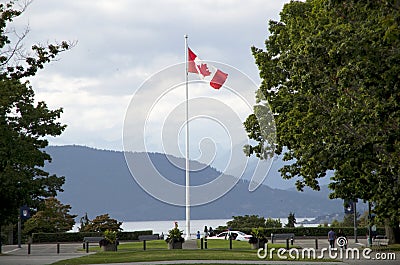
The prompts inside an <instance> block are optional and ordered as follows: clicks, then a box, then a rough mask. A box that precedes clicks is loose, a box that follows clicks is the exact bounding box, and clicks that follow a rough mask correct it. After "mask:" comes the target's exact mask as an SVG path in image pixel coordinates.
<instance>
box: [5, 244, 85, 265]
mask: <svg viewBox="0 0 400 265" xmlns="http://www.w3.org/2000/svg"><path fill="white" fill-rule="evenodd" d="M81 247H82V244H61V245H60V254H57V245H56V244H33V245H31V254H30V255H28V247H27V245H22V246H21V248H18V246H16V245H3V247H2V253H3V255H1V256H0V265H47V264H52V263H54V262H56V261H59V260H65V259H72V258H76V257H81V256H84V255H88V254H86V253H85V252H84V251H79V252H78V251H77V249H79V248H81Z"/></svg>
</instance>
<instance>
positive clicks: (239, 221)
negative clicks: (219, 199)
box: [226, 215, 265, 230]
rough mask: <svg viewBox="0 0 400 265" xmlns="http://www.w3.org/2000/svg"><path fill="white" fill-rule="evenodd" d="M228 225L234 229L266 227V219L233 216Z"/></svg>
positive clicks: (254, 216) (256, 216) (252, 216)
mask: <svg viewBox="0 0 400 265" xmlns="http://www.w3.org/2000/svg"><path fill="white" fill-rule="evenodd" d="M232 217H233V220H231V221H228V222H227V223H226V224H227V226H228V227H229V228H232V229H238V230H240V229H243V228H257V227H265V218H264V217H261V216H258V215H244V216H232Z"/></svg>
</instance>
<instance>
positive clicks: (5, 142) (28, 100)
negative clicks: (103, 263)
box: [0, 2, 70, 227]
mask: <svg viewBox="0 0 400 265" xmlns="http://www.w3.org/2000/svg"><path fill="white" fill-rule="evenodd" d="M22 11H23V10H16V9H15V8H14V3H13V2H9V3H1V4H0V183H1V185H0V227H1V225H4V224H7V223H10V222H14V221H16V219H17V216H18V209H19V207H20V206H22V205H25V204H26V205H29V206H30V207H33V208H35V207H37V206H38V205H39V204H40V202H41V201H42V200H43V198H46V197H51V196H55V195H56V194H57V192H58V191H62V189H61V186H62V185H63V183H64V177H57V176H56V175H50V174H49V173H48V172H46V171H44V170H43V166H44V163H45V162H46V161H51V157H50V156H49V155H48V154H47V153H46V152H45V151H44V148H45V147H46V146H47V145H48V142H47V140H46V139H45V137H46V136H57V135H60V134H61V133H62V131H63V130H64V129H65V126H64V125H61V124H60V123H59V122H57V119H58V118H59V117H60V115H61V113H62V109H56V110H50V109H48V108H47V105H46V104H45V103H44V102H42V101H39V102H37V103H35V99H34V95H35V94H34V91H33V89H32V87H31V86H30V85H29V81H27V78H29V77H31V76H34V75H35V74H36V72H37V71H38V70H39V69H41V68H43V67H44V65H45V64H46V63H48V62H50V61H51V60H52V59H53V58H55V56H56V55H57V54H58V53H59V52H61V51H63V50H67V49H69V47H70V45H69V44H68V43H66V42H62V43H61V44H56V45H53V44H50V45H48V46H46V47H43V46H40V45H34V46H33V47H32V50H33V52H34V53H35V54H34V55H30V54H29V52H28V51H26V50H24V49H23V46H22V45H21V43H22V40H23V38H24V37H25V36H26V33H27V32H25V33H24V34H22V37H21V36H20V35H16V36H11V37H10V36H8V35H7V34H12V32H13V31H12V30H7V26H8V24H9V23H10V22H12V21H13V19H14V18H15V17H18V16H19V15H21V13H22ZM12 40H16V41H14V42H13V41H12Z"/></svg>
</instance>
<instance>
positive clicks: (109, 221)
mask: <svg viewBox="0 0 400 265" xmlns="http://www.w3.org/2000/svg"><path fill="white" fill-rule="evenodd" d="M85 216H86V217H87V215H85ZM85 221H87V222H86V223H85V224H84V223H82V225H81V228H80V229H79V231H80V232H105V231H107V230H109V231H115V232H120V231H122V228H121V225H122V222H119V221H117V220H116V219H114V218H111V217H110V215H109V214H108V213H107V214H102V215H99V216H96V217H95V218H94V219H93V220H91V221H90V220H88V219H86V220H85Z"/></svg>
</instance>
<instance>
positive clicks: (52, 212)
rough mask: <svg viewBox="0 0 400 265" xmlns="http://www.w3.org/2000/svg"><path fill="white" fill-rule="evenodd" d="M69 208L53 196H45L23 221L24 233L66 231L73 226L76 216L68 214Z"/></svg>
mask: <svg viewBox="0 0 400 265" xmlns="http://www.w3.org/2000/svg"><path fill="white" fill-rule="evenodd" d="M70 210H71V206H70V205H63V204H62V203H61V202H60V201H59V200H57V199H56V198H54V197H50V198H47V199H46V200H45V201H44V203H43V204H42V205H41V206H39V211H38V212H37V213H36V214H34V215H33V216H32V217H31V218H30V219H28V220H27V221H26V222H25V223H24V233H25V234H27V235H31V234H32V233H59V232H67V231H69V230H71V229H72V227H73V226H74V224H75V220H74V218H75V217H76V216H77V215H72V214H70V213H69V211H70Z"/></svg>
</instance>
